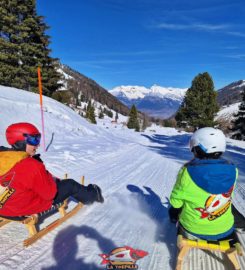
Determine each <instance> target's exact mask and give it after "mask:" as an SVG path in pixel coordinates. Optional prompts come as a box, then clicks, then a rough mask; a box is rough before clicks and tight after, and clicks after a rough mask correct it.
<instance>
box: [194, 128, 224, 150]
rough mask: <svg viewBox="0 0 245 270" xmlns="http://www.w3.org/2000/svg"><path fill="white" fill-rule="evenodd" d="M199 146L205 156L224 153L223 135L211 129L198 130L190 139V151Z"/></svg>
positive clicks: (219, 131)
mask: <svg viewBox="0 0 245 270" xmlns="http://www.w3.org/2000/svg"><path fill="white" fill-rule="evenodd" d="M195 146H199V147H200V148H201V149H202V151H203V152H205V153H206V154H210V153H215V152H225V148H226V139H225V135H224V133H223V132H222V131H221V130H219V129H215V128H212V127H205V128H200V129H198V130H197V131H196V132H195V133H194V134H193V135H192V137H191V140H190V149H191V151H192V150H193V147H195Z"/></svg>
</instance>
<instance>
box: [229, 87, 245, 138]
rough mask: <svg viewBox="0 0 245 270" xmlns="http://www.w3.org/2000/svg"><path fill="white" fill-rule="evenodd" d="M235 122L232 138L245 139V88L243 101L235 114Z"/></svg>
mask: <svg viewBox="0 0 245 270" xmlns="http://www.w3.org/2000/svg"><path fill="white" fill-rule="evenodd" d="M233 124H234V127H233V129H232V131H233V134H232V138H233V139H236V140H242V141H245V89H244V90H243V93H242V102H241V104H240V105H239V110H238V113H237V114H235V119H234V121H233Z"/></svg>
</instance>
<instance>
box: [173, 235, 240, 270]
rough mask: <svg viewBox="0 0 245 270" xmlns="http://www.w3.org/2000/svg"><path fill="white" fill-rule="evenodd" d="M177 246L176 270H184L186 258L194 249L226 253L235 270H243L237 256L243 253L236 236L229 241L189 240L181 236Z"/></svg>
mask: <svg viewBox="0 0 245 270" xmlns="http://www.w3.org/2000/svg"><path fill="white" fill-rule="evenodd" d="M177 246H178V248H179V254H178V258H177V265H176V270H181V269H182V266H183V261H184V258H185V256H186V255H187V253H188V251H189V250H190V249H192V248H198V249H203V250H210V251H220V252H222V253H225V254H226V255H227V256H228V258H229V260H230V261H231V263H232V265H233V266H234V269H236V270H241V268H240V265H239V262H238V260H237V257H236V256H237V255H240V256H242V255H243V251H242V247H241V244H240V242H239V240H238V238H237V236H236V235H235V237H234V238H233V239H229V240H222V241H206V240H201V239H198V240H189V239H187V238H184V237H183V236H182V235H181V234H179V235H178V238H177Z"/></svg>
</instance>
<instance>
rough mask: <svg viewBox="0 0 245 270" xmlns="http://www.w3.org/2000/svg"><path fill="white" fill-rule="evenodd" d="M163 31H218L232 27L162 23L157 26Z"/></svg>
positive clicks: (224, 25)
mask: <svg viewBox="0 0 245 270" xmlns="http://www.w3.org/2000/svg"><path fill="white" fill-rule="evenodd" d="M156 27H157V28H161V29H170V30H183V29H187V30H188V29H197V30H206V31H217V30H223V29H228V28H230V25H227V24H219V25H215V24H172V23H161V24H159V25H157V26H156Z"/></svg>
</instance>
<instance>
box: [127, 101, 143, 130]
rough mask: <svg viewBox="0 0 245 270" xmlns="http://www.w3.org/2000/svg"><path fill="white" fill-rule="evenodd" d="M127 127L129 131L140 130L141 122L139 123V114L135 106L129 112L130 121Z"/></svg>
mask: <svg viewBox="0 0 245 270" xmlns="http://www.w3.org/2000/svg"><path fill="white" fill-rule="evenodd" d="M127 127H128V128H129V129H135V131H139V130H140V126H139V121H138V113H137V109H136V107H135V105H133V106H132V107H131V109H130V112H129V119H128V124H127Z"/></svg>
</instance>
